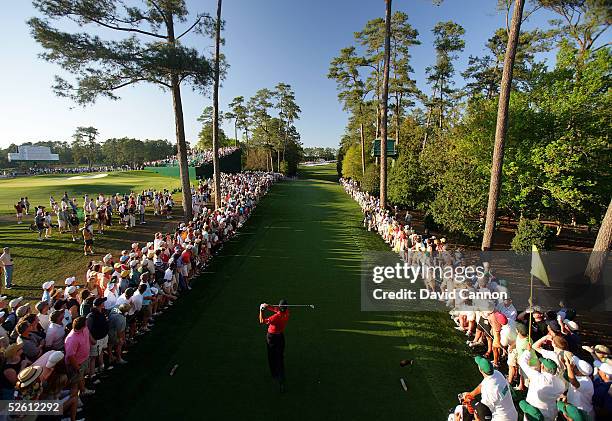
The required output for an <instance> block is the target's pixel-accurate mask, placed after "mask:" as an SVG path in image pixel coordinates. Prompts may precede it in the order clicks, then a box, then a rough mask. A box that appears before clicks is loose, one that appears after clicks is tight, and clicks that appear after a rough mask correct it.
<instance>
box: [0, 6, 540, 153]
mask: <svg viewBox="0 0 612 421" xmlns="http://www.w3.org/2000/svg"><path fill="white" fill-rule="evenodd" d="M134 3H139V1H134ZM496 3H497V1H496V0H446V1H445V2H444V3H443V4H442V5H441V6H434V5H432V2H431V0H394V2H393V8H394V10H398V9H399V10H402V11H404V12H406V13H407V14H408V16H409V20H410V22H411V24H412V25H413V26H414V27H415V28H417V29H418V31H419V33H420V40H421V42H422V45H420V46H417V47H415V48H414V49H413V51H412V66H413V67H414V69H415V74H414V77H415V78H416V80H417V82H418V85H419V87H420V88H421V89H426V85H425V82H424V81H425V68H426V67H427V66H429V65H431V64H432V63H433V62H434V60H435V56H434V50H433V47H432V34H431V29H432V28H433V26H434V25H435V24H436V22H438V21H441V20H449V19H453V20H455V21H456V22H458V23H459V24H461V25H462V26H463V27H464V28H465V30H466V35H465V40H466V49H465V51H464V52H463V53H461V54H460V56H461V57H460V59H459V61H458V62H457V65H456V68H457V72H458V73H459V72H461V71H462V70H463V69H464V68H465V65H466V63H467V58H468V56H469V55H470V54H472V55H482V54H483V53H484V44H485V42H486V40H487V39H488V38H489V37H490V36H491V35H492V34H493V32H494V30H495V29H496V28H498V27H500V26H503V25H504V14H503V13H500V12H498V11H497V10H496V7H495V6H496ZM188 5H189V9H190V10H191V11H205V12H208V13H210V14H214V12H215V7H216V1H213V0H191V1H188ZM35 14H36V11H35V10H34V8H33V7H32V5H31V2H29V1H26V0H19V1H14V2H11V5H10V7H5V8H4V13H3V14H2V16H0V39H2V40H4V41H3V42H2V44H1V45H0V52H1V55H2V58H3V60H2V65H0V80H2V81H3V87H2V94H1V96H0V98H1V100H0V146H2V147H6V146H7V145H8V144H10V143H11V142H15V143H21V142H24V141H37V140H69V139H70V136H71V135H72V133H73V132H74V129H75V128H76V127H77V126H94V127H96V128H98V129H99V130H100V134H101V139H106V138H109V137H123V136H129V137H136V138H140V139H145V138H166V139H169V140H170V141H172V142H174V139H175V137H174V118H173V115H172V99H171V96H170V94H169V93H167V92H163V91H161V90H160V89H158V88H157V87H155V86H153V85H147V84H144V85H143V84H141V85H136V86H133V87H128V88H125V89H123V90H122V91H120V92H119V94H120V96H121V99H120V100H119V101H110V100H106V99H101V100H99V101H98V102H96V103H95V104H94V105H90V106H88V107H86V108H81V107H77V106H75V105H74V104H73V103H71V101H70V100H68V99H63V98H58V97H56V96H55V95H54V94H53V92H52V91H51V89H50V87H51V85H52V83H53V76H54V75H55V74H58V73H60V70H59V68H58V66H56V65H53V64H49V63H47V62H44V61H42V60H41V59H39V58H38V57H37V54H38V53H39V52H40V51H41V48H40V47H39V46H38V45H37V44H36V43H35V42H34V41H33V39H32V38H31V37H30V34H29V28H28V27H27V25H26V24H25V21H26V20H27V19H28V18H29V17H31V16H34V15H35ZM377 16H384V1H383V0H353V1H350V0H308V1H304V0H225V1H224V2H223V17H224V19H225V20H226V27H225V32H224V34H223V36H224V37H225V39H226V44H225V46H224V47H223V52H224V53H225V54H226V56H227V60H228V62H229V64H230V66H231V67H230V69H229V72H228V74H227V78H226V80H225V81H224V82H223V86H222V89H221V92H220V99H221V106H222V109H224V110H225V109H227V107H226V105H227V103H228V102H230V101H231V99H232V98H233V97H235V96H238V95H243V96H245V97H249V96H251V95H253V94H254V93H255V91H257V90H258V89H260V88H263V87H268V88H273V87H274V85H276V84H277V83H278V82H280V81H282V82H286V83H289V84H290V85H291V86H292V87H293V89H294V90H295V93H296V98H297V102H298V104H299V105H300V106H301V108H302V115H301V120H300V121H298V122H297V124H296V125H297V127H298V129H299V131H300V133H301V135H302V141H303V143H304V145H305V146H330V147H335V146H337V144H338V142H339V139H340V136H341V135H342V133H343V130H344V126H345V124H346V118H347V116H346V114H345V113H344V112H343V111H342V107H341V105H340V104H339V103H338V101H337V97H336V95H337V92H336V85H335V83H334V82H333V81H330V80H328V79H327V78H326V74H327V71H328V68H329V62H330V60H331V59H332V58H333V57H334V56H335V55H337V53H338V52H339V50H340V49H341V48H343V47H346V46H349V45H351V43H352V42H353V33H354V32H355V31H358V30H360V29H361V28H362V27H363V26H364V25H365V23H366V22H367V21H368V20H369V19H372V18H375V17H377ZM550 17H551V15H550V14H549V13H546V12H543V11H540V12H537V13H536V14H535V16H533V17H532V18H531V19H530V22H529V23H528V24H527V25H526V27H528V28H533V27H534V26H536V25H540V26H544V25H546V22H547V19H549V18H550ZM195 42H198V43H201V46H202V48H206V49H208V51H209V52H211V51H212V40H210V39H205V38H190V39H189V40H187V43H189V44H191V45H194V43H195ZM210 103H211V99H210V98H207V97H203V96H201V95H198V94H194V93H192V92H190V91H189V90H188V89H186V88H185V89H183V105H184V113H185V126H186V132H187V140H189V141H192V142H193V141H195V140H196V138H197V133H198V130H199V123H198V122H197V121H196V118H197V117H198V116H199V115H200V113H201V110H202V109H203V108H204V107H205V106H207V105H210ZM225 130H226V133H227V134H228V135H230V136H232V137H233V129H231V128H230V127H229V126H227V125H226V127H225Z"/></svg>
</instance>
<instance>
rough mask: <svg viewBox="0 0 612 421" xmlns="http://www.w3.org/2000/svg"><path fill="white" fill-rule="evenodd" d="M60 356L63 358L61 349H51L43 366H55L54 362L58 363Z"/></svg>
mask: <svg viewBox="0 0 612 421" xmlns="http://www.w3.org/2000/svg"><path fill="white" fill-rule="evenodd" d="M62 358H64V353H63V352H62V351H52V353H51V355H49V358H48V359H47V364H46V365H45V367H47V368H53V367H55V364H57V363H59V362H60V361H61V360H62Z"/></svg>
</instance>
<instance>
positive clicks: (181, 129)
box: [166, 13, 193, 221]
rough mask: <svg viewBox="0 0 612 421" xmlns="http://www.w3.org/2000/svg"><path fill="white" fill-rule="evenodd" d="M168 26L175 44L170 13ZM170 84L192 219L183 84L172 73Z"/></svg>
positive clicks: (187, 212)
mask: <svg viewBox="0 0 612 421" xmlns="http://www.w3.org/2000/svg"><path fill="white" fill-rule="evenodd" d="M166 28H167V31H168V42H169V43H170V44H174V43H175V42H176V40H175V38H174V18H173V16H172V14H170V13H169V14H168V17H167V21H166ZM170 86H171V91H172V107H173V109H174V126H175V130H176V149H177V155H178V164H179V174H180V177H181V189H182V198H183V213H184V215H183V218H184V219H185V221H190V220H191V219H192V218H193V208H192V206H191V183H190V182H189V162H188V161H187V143H186V142H185V120H184V118H183V101H182V99H181V86H180V82H179V77H178V74H176V73H172V74H171V75H170Z"/></svg>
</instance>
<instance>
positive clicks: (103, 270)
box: [102, 266, 113, 273]
mask: <svg viewBox="0 0 612 421" xmlns="http://www.w3.org/2000/svg"><path fill="white" fill-rule="evenodd" d="M112 271H113V268H112V267H110V266H104V267H103V268H102V273H111V272H112Z"/></svg>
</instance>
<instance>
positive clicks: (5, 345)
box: [0, 172, 281, 420]
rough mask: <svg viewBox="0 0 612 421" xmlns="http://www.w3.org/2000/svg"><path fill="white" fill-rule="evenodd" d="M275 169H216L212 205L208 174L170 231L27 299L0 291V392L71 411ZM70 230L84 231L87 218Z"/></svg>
mask: <svg viewBox="0 0 612 421" xmlns="http://www.w3.org/2000/svg"><path fill="white" fill-rule="evenodd" d="M280 177H281V175H280V174H274V173H264V172H244V173H239V174H233V175H226V174H222V178H221V198H222V204H221V206H220V207H219V208H218V209H213V208H211V207H210V205H209V203H208V202H209V199H210V197H211V192H212V181H211V180H205V181H201V182H200V183H199V185H198V186H197V187H195V188H194V189H193V191H192V193H193V199H194V215H195V216H194V218H193V220H191V221H189V222H188V223H181V224H179V225H178V226H177V228H176V230H175V231H174V232H169V233H162V232H158V233H156V234H155V236H154V238H152V239H150V240H151V241H149V242H146V243H144V244H141V243H133V244H132V245H131V249H129V250H122V251H121V252H120V253H118V254H111V253H109V254H107V255H105V256H104V257H103V259H102V260H101V261H96V260H92V261H91V262H90V263H89V265H88V268H87V273H86V275H85V277H84V278H83V279H77V278H76V277H75V276H70V277H68V278H66V279H65V280H63V281H62V282H61V283H62V285H59V282H56V281H47V282H45V283H43V284H42V286H41V288H42V292H41V300H40V301H39V302H37V303H36V304H35V305H34V306H32V305H31V304H30V303H28V302H26V301H25V300H24V299H23V298H22V297H18V298H14V299H12V300H10V301H9V302H6V298H5V297H2V298H0V349H1V352H0V364H1V365H2V373H1V374H0V393H1V394H2V399H3V400H12V399H28V400H43V399H44V400H59V401H61V403H62V406H61V412H62V413H63V416H64V417H66V418H67V419H72V420H74V419H76V418H77V416H78V411H79V409H80V408H82V407H83V405H84V404H85V403H86V399H87V398H86V397H87V396H91V395H94V394H95V386H96V385H97V384H99V383H100V382H101V381H103V378H104V376H105V375H106V374H105V373H106V372H107V371H108V370H110V369H111V368H112V367H113V366H114V365H118V364H127V363H128V362H127V360H128V359H126V358H127V357H125V356H126V354H128V351H129V347H130V346H131V345H132V344H135V343H136V342H137V341H138V340H139V339H138V337H139V336H140V335H143V334H145V333H146V332H149V331H150V330H151V329H152V328H153V327H154V325H155V321H156V319H157V318H158V317H159V316H160V315H161V314H162V313H164V312H165V311H167V310H169V309H170V308H171V307H172V306H173V305H174V304H175V303H177V300H178V301H179V302H180V298H181V297H182V296H183V295H184V294H186V293H188V291H189V290H191V289H192V284H193V283H194V282H195V279H196V278H197V277H198V275H199V274H200V273H201V271H202V269H203V268H204V267H205V266H206V265H207V264H208V263H209V261H210V259H211V258H212V257H213V256H214V255H215V254H216V253H217V252H218V251H219V250H220V249H221V248H222V247H223V243H224V242H226V241H227V240H229V239H230V238H232V237H233V236H234V235H235V233H236V230H238V229H239V228H240V227H241V226H242V225H243V224H244V223H245V222H246V221H247V219H248V218H249V216H250V215H251V212H252V211H253V209H255V207H256V205H257V203H258V201H259V199H260V198H261V197H262V196H263V195H265V194H266V193H267V191H268V189H269V188H270V186H271V185H272V184H273V183H274V182H275V181H277V180H278V179H279V178H280ZM164 194H165V193H164V192H155V191H152V190H149V191H145V192H143V193H142V194H141V195H138V196H135V197H133V199H134V203H137V202H138V200H139V199H138V197H141V199H142V198H149V199H150V200H151V202H154V201H155V198H156V197H158V196H162V197H163V196H164ZM168 194H169V193H168ZM126 196H127V200H128V201H129V200H131V198H132V196H133V195H123V196H121V195H114V196H111V197H110V198H105V197H104V196H103V195H100V196H98V197H97V198H96V199H88V200H87V201H86V204H87V203H90V202H95V209H99V208H100V207H101V206H106V205H107V204H108V206H110V207H112V206H114V205H113V204H112V203H113V202H117V203H115V205H117V206H119V207H120V206H121V203H122V202H125V199H126ZM118 200H120V201H118ZM60 202H61V203H64V204H65V205H60V210H61V209H63V208H64V207H66V208H71V206H73V205H75V202H74V201H72V200H70V199H68V197H67V195H65V198H62V199H61V200H60ZM155 209H156V211H157V209H158V208H155ZM69 210H70V211H71V212H72V211H73V210H74V208H72V209H69ZM85 212H86V214H91V211H90V210H86V211H85ZM159 212H163V207H160V208H159ZM89 216H90V215H88V216H87V218H89ZM80 230H81V231H83V232H85V231H88V227H87V223H85V224H84V226H83V227H81V228H80ZM5 251H8V250H5ZM85 252H86V253H87V250H86V251H85ZM9 256H10V255H9ZM11 263H12V259H11ZM134 358H138V356H137V355H134ZM0 416H2V415H0Z"/></svg>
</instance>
